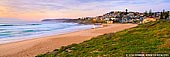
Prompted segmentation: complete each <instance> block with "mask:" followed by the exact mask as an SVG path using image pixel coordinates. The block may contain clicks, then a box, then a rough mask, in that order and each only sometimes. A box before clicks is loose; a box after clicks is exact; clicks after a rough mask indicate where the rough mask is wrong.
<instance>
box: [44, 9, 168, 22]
mask: <svg viewBox="0 0 170 57" xmlns="http://www.w3.org/2000/svg"><path fill="white" fill-rule="evenodd" d="M161 19H165V20H169V19H170V13H169V11H166V10H162V11H161V12H152V10H151V9H150V10H148V11H145V12H143V13H140V12H129V11H128V9H125V11H111V12H109V13H106V14H103V15H101V16H96V17H82V18H77V19H44V20H42V21H54V22H75V23H81V24H94V23H107V24H113V23H135V24H140V23H147V22H151V21H157V20H161Z"/></svg>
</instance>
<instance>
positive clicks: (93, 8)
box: [0, 0, 170, 18]
mask: <svg viewBox="0 0 170 57" xmlns="http://www.w3.org/2000/svg"><path fill="white" fill-rule="evenodd" d="M168 5H170V0H156V1H155V0H1V2H0V10H3V11H1V12H0V13H3V14H1V16H4V15H5V14H6V16H12V15H13V16H14V17H16V16H20V17H22V16H24V14H25V16H28V17H30V16H31V14H33V15H34V16H33V17H32V18H37V17H41V16H48V17H51V16H53V17H62V18H63V17H66V18H67V17H68V18H69V17H70V18H76V17H78V16H79V17H82V16H90V15H93V16H95V15H102V14H104V13H106V12H109V11H113V10H123V11H124V10H125V9H126V8H127V9H129V10H130V11H140V12H143V11H145V10H149V9H153V10H154V11H161V10H162V9H166V10H170V8H169V7H168ZM9 14H10V15H9ZM21 14H23V15H21Z"/></svg>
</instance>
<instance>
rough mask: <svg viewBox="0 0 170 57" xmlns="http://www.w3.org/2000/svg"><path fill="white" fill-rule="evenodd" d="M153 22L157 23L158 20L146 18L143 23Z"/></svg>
mask: <svg viewBox="0 0 170 57" xmlns="http://www.w3.org/2000/svg"><path fill="white" fill-rule="evenodd" d="M153 21H156V18H150V17H148V18H145V19H144V20H143V21H142V23H147V22H153Z"/></svg>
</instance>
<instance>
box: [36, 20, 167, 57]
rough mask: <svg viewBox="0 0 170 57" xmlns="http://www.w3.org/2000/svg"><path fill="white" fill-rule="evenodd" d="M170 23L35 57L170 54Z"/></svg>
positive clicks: (119, 56) (161, 22)
mask: <svg viewBox="0 0 170 57" xmlns="http://www.w3.org/2000/svg"><path fill="white" fill-rule="evenodd" d="M169 43H170V21H164V20H161V21H157V22H150V23H146V24H140V25H139V26H137V27H135V28H131V29H126V30H123V31H120V32H117V33H110V34H104V35H101V36H98V37H94V38H92V39H91V40H88V41H84V42H83V43H80V44H72V45H69V46H63V47H61V48H60V49H56V50H54V51H53V52H48V53H46V54H40V55H37V56H36V57H56V56H58V57H124V56H125V54H127V53H130V54H131V53H144V54H146V53H168V54H170V44H169Z"/></svg>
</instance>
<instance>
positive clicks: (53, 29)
mask: <svg viewBox="0 0 170 57" xmlns="http://www.w3.org/2000/svg"><path fill="white" fill-rule="evenodd" d="M92 27H93V25H84V24H78V23H55V22H23V23H22V22H18V23H0V44H2V43H9V42H15V41H21V40H26V39H32V38H36V37H37V38H38V37H42V36H50V35H57V34H64V33H68V32H74V31H79V30H85V29H91V28H92Z"/></svg>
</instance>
